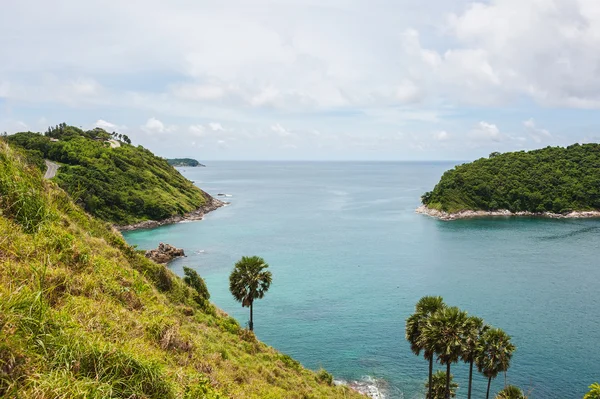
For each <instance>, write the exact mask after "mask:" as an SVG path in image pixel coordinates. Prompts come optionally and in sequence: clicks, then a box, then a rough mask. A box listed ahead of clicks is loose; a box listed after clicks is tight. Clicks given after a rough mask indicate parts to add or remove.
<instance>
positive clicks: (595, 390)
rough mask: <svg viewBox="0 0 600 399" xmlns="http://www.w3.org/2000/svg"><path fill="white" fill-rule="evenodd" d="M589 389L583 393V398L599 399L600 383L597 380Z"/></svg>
mask: <svg viewBox="0 0 600 399" xmlns="http://www.w3.org/2000/svg"><path fill="white" fill-rule="evenodd" d="M589 388H590V391H589V392H588V393H586V394H585V396H584V397H583V399H600V384H598V383H597V382H596V383H594V384H592V385H590V386H589Z"/></svg>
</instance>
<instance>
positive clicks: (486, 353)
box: [475, 328, 516, 399]
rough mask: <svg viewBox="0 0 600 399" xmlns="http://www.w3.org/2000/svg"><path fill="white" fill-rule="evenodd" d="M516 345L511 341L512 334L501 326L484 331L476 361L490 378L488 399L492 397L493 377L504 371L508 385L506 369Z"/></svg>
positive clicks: (478, 367) (479, 368)
mask: <svg viewBox="0 0 600 399" xmlns="http://www.w3.org/2000/svg"><path fill="white" fill-rule="evenodd" d="M515 350H516V347H515V346H514V345H513V344H511V343H510V336H509V335H508V334H506V333H505V332H504V331H502V330H501V329H499V328H490V329H488V330H487V331H485V332H484V333H483V335H482V336H481V338H480V339H479V343H478V350H477V352H478V353H477V357H476V359H475V363H476V364H477V369H478V370H479V372H480V373H482V374H483V375H484V376H486V377H487V378H488V386H487V394H486V399H489V397H490V385H491V383H492V379H493V378H496V376H497V375H498V373H500V372H502V371H504V373H505V374H504V384H505V385H506V370H508V368H509V366H510V359H511V357H512V354H513V352H514V351H515Z"/></svg>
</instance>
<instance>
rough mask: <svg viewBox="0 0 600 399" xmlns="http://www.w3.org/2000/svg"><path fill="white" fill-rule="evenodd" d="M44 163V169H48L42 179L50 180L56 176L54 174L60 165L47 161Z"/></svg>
mask: <svg viewBox="0 0 600 399" xmlns="http://www.w3.org/2000/svg"><path fill="white" fill-rule="evenodd" d="M44 161H45V162H46V167H47V168H48V169H46V174H44V179H52V178H53V177H54V176H56V172H57V171H58V168H59V167H60V165H58V164H56V163H54V162H51V161H48V160H47V159H45V160H44Z"/></svg>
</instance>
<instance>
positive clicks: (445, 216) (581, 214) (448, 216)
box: [415, 205, 600, 220]
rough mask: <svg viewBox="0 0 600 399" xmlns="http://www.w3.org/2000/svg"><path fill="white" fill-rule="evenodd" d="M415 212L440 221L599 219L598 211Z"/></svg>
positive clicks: (503, 210)
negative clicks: (530, 217) (475, 219)
mask: <svg viewBox="0 0 600 399" xmlns="http://www.w3.org/2000/svg"><path fill="white" fill-rule="evenodd" d="M415 212H417V213H421V214H423V215H428V216H431V217H434V218H437V219H440V220H457V219H468V218H475V217H486V216H537V217H546V218H553V219H564V218H571V219H581V218H600V211H573V212H570V213H565V214H561V213H552V212H537V213H536V212H526V211H523V212H511V211H509V210H506V209H499V210H497V211H472V210H464V211H460V212H456V213H448V212H444V211H438V210H437V209H431V208H428V207H427V205H421V206H420V207H418V208H417V209H416V210H415Z"/></svg>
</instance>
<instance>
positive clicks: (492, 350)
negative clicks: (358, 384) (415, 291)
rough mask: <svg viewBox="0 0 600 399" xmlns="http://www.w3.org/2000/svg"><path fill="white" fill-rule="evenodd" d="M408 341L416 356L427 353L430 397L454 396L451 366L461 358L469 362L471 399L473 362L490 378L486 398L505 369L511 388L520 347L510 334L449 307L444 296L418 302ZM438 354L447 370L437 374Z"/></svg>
mask: <svg viewBox="0 0 600 399" xmlns="http://www.w3.org/2000/svg"><path fill="white" fill-rule="evenodd" d="M406 340H407V341H408V342H409V343H410V348H411V350H412V351H413V353H414V354H415V355H417V356H419V355H420V354H421V352H423V357H424V358H425V360H427V361H428V362H429V380H428V382H427V383H426V384H425V385H426V387H427V390H428V391H427V395H426V398H428V399H442V398H450V397H454V395H455V392H456V389H458V384H456V383H453V382H452V374H450V366H451V365H452V364H453V363H456V362H458V361H459V360H462V361H463V362H465V363H469V387H468V393H467V398H468V399H471V387H472V383H473V365H476V366H477V370H478V371H479V372H480V373H481V374H483V375H484V376H485V377H487V379H488V384H487V395H486V399H489V397H490V385H491V382H492V379H494V378H496V376H497V375H498V374H499V373H501V372H504V388H505V389H506V388H508V385H507V380H506V371H507V370H508V368H509V367H510V360H511V358H512V354H513V352H514V351H515V350H516V347H515V346H514V345H513V344H512V343H511V342H510V336H508V335H507V334H506V333H505V332H504V331H502V330H501V329H499V328H493V327H491V326H488V325H486V324H485V323H484V321H483V320H482V319H480V318H479V317H474V316H469V315H468V314H467V312H465V311H462V310H460V309H459V308H457V307H448V306H447V305H446V304H445V303H444V301H443V299H442V297H439V296H426V297H423V298H421V299H420V300H419V302H417V304H416V306H415V313H413V314H412V315H411V316H410V317H409V318H408V319H407V320H406ZM434 357H437V360H438V362H439V363H440V364H442V365H445V366H446V372H445V373H438V372H436V374H434V373H433V359H434ZM442 376H443V377H444V378H445V384H444V386H443V389H442V388H441V387H440V379H441V378H442ZM517 389H518V388H517ZM513 391H514V389H513V388H511V392H513ZM523 399H525V398H524V397H523Z"/></svg>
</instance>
